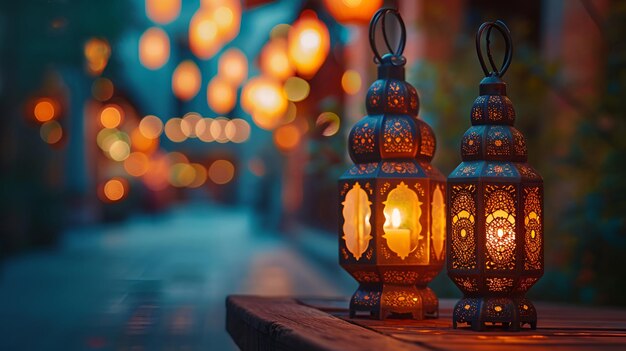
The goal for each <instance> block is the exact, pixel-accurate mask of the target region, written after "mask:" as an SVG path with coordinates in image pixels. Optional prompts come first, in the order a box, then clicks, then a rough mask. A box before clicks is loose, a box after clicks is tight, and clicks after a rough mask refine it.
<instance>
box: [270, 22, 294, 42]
mask: <svg viewBox="0 0 626 351" xmlns="http://www.w3.org/2000/svg"><path fill="white" fill-rule="evenodd" d="M290 28H291V25H290V24H287V23H279V24H277V25H275V26H274V28H272V30H271V31H270V39H277V38H287V36H288V35H289V29H290Z"/></svg>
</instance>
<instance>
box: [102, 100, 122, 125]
mask: <svg viewBox="0 0 626 351" xmlns="http://www.w3.org/2000/svg"><path fill="white" fill-rule="evenodd" d="M123 118H124V111H123V110H122V108H121V107H119V106H118V105H107V106H105V107H104V108H103V109H102V110H101V111H100V124H102V126H103V127H104V128H116V127H117V126H119V125H120V123H122V119H123Z"/></svg>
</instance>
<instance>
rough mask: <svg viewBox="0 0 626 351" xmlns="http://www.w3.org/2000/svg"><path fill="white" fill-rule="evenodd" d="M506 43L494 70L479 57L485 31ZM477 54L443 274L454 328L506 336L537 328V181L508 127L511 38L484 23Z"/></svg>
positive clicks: (452, 186) (499, 25) (452, 188)
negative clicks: (532, 297) (452, 290)
mask: <svg viewBox="0 0 626 351" xmlns="http://www.w3.org/2000/svg"><path fill="white" fill-rule="evenodd" d="M492 29H496V30H498V31H499V32H500V33H501V34H502V35H503V36H504V38H505V42H506V56H505V59H504V63H503V65H502V68H500V69H499V70H498V68H497V67H496V66H495V64H494V61H493V59H492V57H491V52H490V50H489V48H488V49H487V54H488V56H489V62H490V64H491V66H492V68H493V72H489V70H488V69H487V67H486V65H485V62H484V60H483V56H482V52H481V48H480V45H481V37H482V34H483V33H484V32H485V31H487V46H489V36H490V34H491V30H492ZM476 50H477V52H478V58H479V61H480V64H481V66H482V69H483V71H484V73H485V76H486V78H484V79H483V80H482V81H481V82H480V96H479V97H478V98H477V99H476V100H475V101H474V106H473V107H472V111H471V122H472V127H470V129H468V130H467V132H465V135H464V136H463V140H462V143H461V155H462V159H463V162H461V164H460V165H459V166H458V167H457V168H456V169H455V170H454V171H453V172H452V173H451V174H450V176H449V177H448V194H449V198H448V236H447V238H448V252H449V254H450V257H449V258H448V275H449V276H450V278H451V279H452V281H454V283H455V284H456V285H457V286H458V287H459V289H461V291H462V292H463V295H464V297H463V299H461V300H460V301H459V302H458V303H457V304H456V306H455V308H454V315H453V326H454V327H455V328H456V326H457V323H469V324H470V325H471V327H472V329H474V330H483V329H484V328H485V323H492V324H496V323H499V324H501V325H502V326H503V327H505V328H508V329H510V330H519V329H520V327H521V326H523V325H524V324H529V325H530V327H531V328H532V329H534V328H536V326H537V313H536V310H535V307H534V306H533V304H532V303H531V302H530V301H529V300H528V299H526V298H525V297H524V295H525V293H526V291H528V289H530V287H532V286H533V285H534V284H535V283H536V282H537V280H539V278H540V277H541V276H542V275H543V181H542V179H541V176H540V175H539V174H538V173H537V172H536V171H535V170H534V169H533V168H532V167H531V166H530V165H529V164H528V163H527V150H526V141H525V140H524V136H523V135H522V133H520V132H519V131H518V130H517V129H515V127H513V123H514V121H515V110H514V109H513V104H512V103H511V100H509V98H508V97H507V96H506V84H505V83H504V82H503V81H502V80H501V78H502V76H503V75H504V73H505V72H506V70H507V69H508V67H509V64H510V63H511V56H512V53H513V47H512V43H511V34H510V32H509V29H508V28H507V27H506V25H505V24H504V23H503V22H501V21H497V22H487V23H484V24H483V25H482V26H481V27H480V29H479V31H478V33H477V34H476Z"/></svg>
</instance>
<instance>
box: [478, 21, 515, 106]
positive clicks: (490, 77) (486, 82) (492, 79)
mask: <svg viewBox="0 0 626 351" xmlns="http://www.w3.org/2000/svg"><path fill="white" fill-rule="evenodd" d="M493 28H496V29H497V30H498V31H499V32H500V34H502V36H503V37H504V45H505V51H506V53H505V55H504V59H503V60H502V66H501V67H500V68H498V66H497V65H496V63H495V62H494V60H493V56H492V55H491V40H490V39H491V30H492V29H493ZM485 31H487V36H486V38H485V42H486V44H487V45H486V46H487V48H486V49H487V59H488V60H489V65H491V69H492V71H489V68H488V67H487V64H486V63H485V59H484V57H483V51H482V48H481V44H482V36H483V33H484V32H485ZM476 54H477V55H478V61H479V62H480V67H481V68H482V69H483V72H484V73H485V78H484V79H483V80H482V81H481V82H480V95H506V83H504V82H503V81H502V80H501V78H502V76H504V74H505V73H506V71H507V70H508V69H509V66H510V65H511V58H512V57H513V43H512V40H511V32H510V31H509V28H508V27H507V26H506V24H504V22H502V21H500V20H497V21H495V22H485V23H483V24H482V25H481V26H480V28H479V29H478V32H476Z"/></svg>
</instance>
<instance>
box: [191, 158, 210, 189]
mask: <svg viewBox="0 0 626 351" xmlns="http://www.w3.org/2000/svg"><path fill="white" fill-rule="evenodd" d="M191 167H193V169H194V172H195V173H194V174H195V178H194V179H193V181H192V182H191V183H189V185H187V187H189V188H199V187H201V186H202V185H204V183H206V180H207V170H206V168H204V166H203V165H201V164H199V163H192V164H191Z"/></svg>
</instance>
